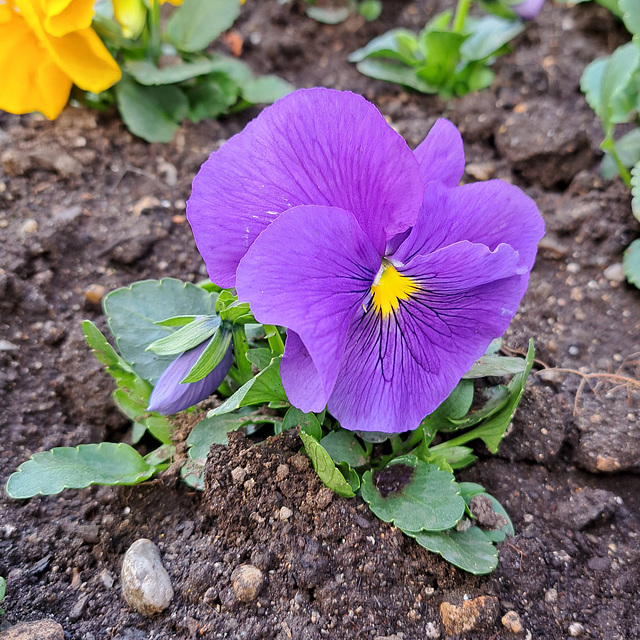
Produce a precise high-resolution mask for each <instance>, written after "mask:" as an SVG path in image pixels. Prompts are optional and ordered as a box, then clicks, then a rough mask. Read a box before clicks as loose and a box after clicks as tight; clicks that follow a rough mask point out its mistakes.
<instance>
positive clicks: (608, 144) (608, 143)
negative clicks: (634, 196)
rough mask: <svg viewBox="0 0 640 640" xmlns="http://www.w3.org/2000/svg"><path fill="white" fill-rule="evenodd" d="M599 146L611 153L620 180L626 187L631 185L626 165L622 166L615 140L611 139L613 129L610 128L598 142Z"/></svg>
mask: <svg viewBox="0 0 640 640" xmlns="http://www.w3.org/2000/svg"><path fill="white" fill-rule="evenodd" d="M600 148H601V149H602V150H603V151H607V152H608V153H610V154H611V157H612V158H613V161H614V162H615V163H616V167H617V169H618V173H619V174H620V177H621V178H622V182H624V184H625V186H626V187H627V188H630V187H631V174H630V173H629V171H628V169H627V167H625V166H624V164H623V163H622V161H621V160H620V156H619V155H618V150H617V149H616V145H615V142H614V140H613V130H610V131H609V132H608V133H607V135H606V137H605V139H604V140H603V141H602V143H601V144H600Z"/></svg>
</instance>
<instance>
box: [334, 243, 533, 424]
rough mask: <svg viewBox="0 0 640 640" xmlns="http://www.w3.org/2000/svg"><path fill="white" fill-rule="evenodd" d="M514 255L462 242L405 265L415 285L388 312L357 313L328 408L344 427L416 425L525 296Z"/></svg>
mask: <svg viewBox="0 0 640 640" xmlns="http://www.w3.org/2000/svg"><path fill="white" fill-rule="evenodd" d="M517 260H518V255H517V253H516V252H515V251H513V249H511V248H510V247H509V246H507V245H500V246H499V247H498V248H497V249H496V250H495V251H493V252H491V251H489V249H487V247H485V246H483V245H474V244H471V243H468V242H461V243H457V244H455V245H451V246H448V247H446V248H444V249H441V250H439V251H436V252H434V253H432V254H430V255H427V256H423V257H418V258H416V259H415V260H414V261H413V262H411V263H410V264H409V265H407V267H406V268H405V269H403V270H402V273H403V275H405V276H407V277H409V278H410V279H411V280H412V282H413V283H415V284H416V285H417V287H418V289H417V290H414V291H412V292H411V294H410V295H409V297H408V298H405V299H403V300H400V301H399V305H398V307H397V309H395V311H394V312H393V313H392V314H389V315H388V316H386V317H383V316H381V315H378V314H375V313H372V312H368V313H366V314H361V315H360V317H356V318H354V320H353V321H352V323H351V326H350V329H349V334H348V338H347V347H346V350H345V354H344V357H343V361H342V364H341V367H340V373H339V376H338V379H337V381H336V384H335V387H334V389H333V393H332V395H331V397H330V399H329V403H328V408H329V411H331V413H332V414H333V415H334V416H335V418H336V419H337V420H339V421H340V423H341V425H342V426H343V427H345V428H346V429H351V430H358V431H383V432H387V433H397V432H402V431H407V430H409V429H415V428H416V427H417V426H418V424H419V423H420V421H421V420H422V418H424V417H425V416H426V415H428V414H429V413H431V412H432V411H434V410H435V409H436V408H437V407H438V406H439V405H440V404H441V403H442V402H443V401H444V400H445V399H446V398H447V397H448V395H449V394H450V393H451V391H452V390H453V388H454V387H455V386H456V384H457V383H458V382H459V380H460V378H461V377H462V376H463V375H464V374H465V373H466V371H468V370H469V369H470V368H471V365H472V364H473V363H474V362H475V361H476V360H477V359H478V358H479V357H480V356H481V355H482V354H483V353H484V352H485V350H486V348H487V346H488V345H489V343H490V342H491V340H493V339H494V338H497V337H499V336H500V335H502V334H503V333H504V331H505V330H506V328H507V326H508V324H509V321H510V320H511V318H512V317H513V316H514V314H515V312H516V309H517V307H518V304H519V302H520V299H521V296H522V289H521V286H520V279H521V276H519V275H517V273H518V270H519V269H518V267H517Z"/></svg>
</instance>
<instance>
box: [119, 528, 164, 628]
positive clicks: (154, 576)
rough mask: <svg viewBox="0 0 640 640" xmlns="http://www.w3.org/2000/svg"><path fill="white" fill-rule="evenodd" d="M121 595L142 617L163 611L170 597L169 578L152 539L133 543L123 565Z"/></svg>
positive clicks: (142, 539) (143, 539)
mask: <svg viewBox="0 0 640 640" xmlns="http://www.w3.org/2000/svg"><path fill="white" fill-rule="evenodd" d="M120 577H121V580H122V592H123V594H124V597H125V600H126V601H127V603H128V604H129V605H130V606H131V607H133V608H134V609H136V610H137V611H138V612H139V613H141V614H142V615H145V616H152V615H154V614H156V613H160V612H161V611H164V609H166V608H167V607H168V606H169V603H170V602H171V599H172V598H173V588H172V586H171V579H170V578H169V574H168V573H167V571H166V569H165V568H164V567H163V566H162V560H161V559H160V550H159V549H158V547H156V545H155V544H153V542H151V540H147V539H146V538H141V539H140V540H136V541H135V542H134V543H133V544H132V545H131V546H130V547H129V549H128V550H127V553H126V554H125V556H124V561H123V563H122V573H121V576H120Z"/></svg>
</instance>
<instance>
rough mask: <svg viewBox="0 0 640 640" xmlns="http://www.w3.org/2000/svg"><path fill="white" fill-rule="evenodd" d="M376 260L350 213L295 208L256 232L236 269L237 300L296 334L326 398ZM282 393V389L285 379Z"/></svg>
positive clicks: (265, 321) (378, 260) (263, 319)
mask: <svg viewBox="0 0 640 640" xmlns="http://www.w3.org/2000/svg"><path fill="white" fill-rule="evenodd" d="M380 264H381V258H380V256H379V255H378V253H377V252H376V250H375V249H374V247H373V245H372V243H371V241H370V240H369V238H368V237H367V236H366V235H365V234H364V232H363V231H362V229H361V228H360V226H359V224H358V221H357V220H356V219H355V217H354V216H353V214H351V213H350V212H348V211H344V210H343V209H337V208H334V207H320V206H300V207H294V208H293V209H290V210H289V211H286V212H285V213H283V214H282V215H281V216H279V217H278V218H277V219H276V220H275V221H274V222H273V223H272V224H271V225H269V226H268V227H267V228H266V229H265V230H264V231H263V232H262V233H261V234H260V236H258V238H257V239H256V241H255V242H254V243H253V245H252V247H251V248H250V249H249V251H248V252H247V255H246V256H245V257H244V258H243V259H242V261H241V262H240V266H239V268H238V282H237V289H238V298H239V299H240V300H243V301H245V302H249V303H250V305H251V310H252V311H253V314H254V316H255V317H256V320H257V321H258V322H260V323H262V324H276V325H283V326H285V327H287V328H288V329H290V330H292V331H294V332H295V333H297V334H298V335H299V336H300V339H301V340H302V342H303V343H304V345H305V347H306V349H307V353H308V354H309V356H310V357H311V359H312V360H313V364H314V366H315V368H316V370H317V372H318V375H319V377H320V380H321V383H322V389H323V390H324V393H325V394H326V396H327V397H328V395H329V394H330V393H331V389H332V388H333V385H334V383H335V378H336V376H337V374H338V365H339V363H340V359H341V358H342V352H343V351H344V344H345V339H346V334H347V330H348V327H349V323H350V320H351V317H352V316H353V315H354V313H356V312H357V309H358V308H359V307H360V305H361V304H362V302H363V300H364V299H365V298H366V297H367V296H368V295H370V288H371V283H372V282H373V280H374V278H375V275H376V272H377V271H378V270H379V268H380ZM284 389H285V391H287V393H288V389H287V386H286V384H285V387H284Z"/></svg>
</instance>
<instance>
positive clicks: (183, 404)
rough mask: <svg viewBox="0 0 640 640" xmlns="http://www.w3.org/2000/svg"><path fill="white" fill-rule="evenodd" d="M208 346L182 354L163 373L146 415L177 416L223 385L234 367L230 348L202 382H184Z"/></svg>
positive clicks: (204, 345)
mask: <svg viewBox="0 0 640 640" xmlns="http://www.w3.org/2000/svg"><path fill="white" fill-rule="evenodd" d="M208 344H209V340H205V341H204V342H202V343H201V344H199V345H198V346H197V347H194V348H193V349H189V350H188V351H185V352H184V353H181V354H180V355H179V356H178V357H177V358H176V359H175V360H174V361H173V362H172V363H171V364H170V365H169V366H168V367H167V368H166V369H165V370H164V372H163V374H162V375H161V376H160V379H159V380H158V382H157V384H156V386H155V387H154V388H153V391H152V392H151V397H150V398H149V406H148V407H147V411H156V412H157V413H161V414H163V415H169V414H170V413H178V411H183V410H184V409H188V408H189V407H193V406H194V405H196V404H198V402H201V401H202V400H205V399H206V398H208V397H209V396H210V395H211V394H212V393H213V392H214V391H215V390H216V389H217V388H218V387H219V386H220V385H221V384H222V381H223V380H224V379H225V378H226V376H227V373H229V369H231V365H232V364H233V347H232V346H231V345H229V349H228V350H227V353H226V354H225V356H224V358H222V360H221V361H220V363H219V364H218V365H217V366H216V367H215V368H214V369H213V370H212V371H211V373H209V374H207V375H206V376H205V377H204V378H202V380H198V381H197V382H186V383H182V382H181V381H182V380H184V379H185V378H186V377H187V374H188V373H189V371H191V369H192V368H193V365H195V363H196V362H197V361H198V358H199V357H200V356H201V355H202V352H203V351H204V350H205V349H206V348H207V346H208Z"/></svg>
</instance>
